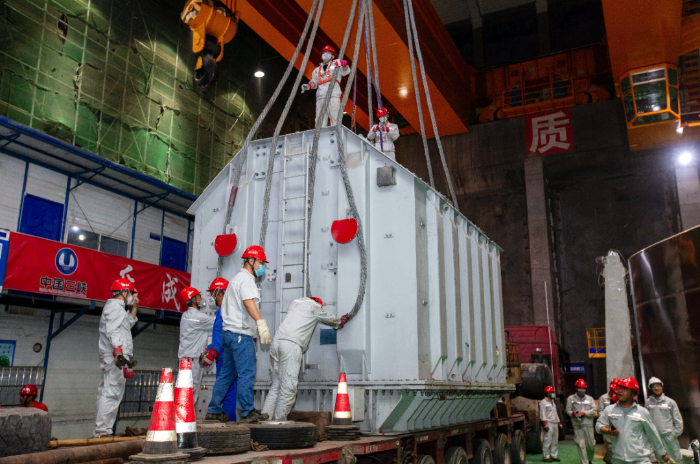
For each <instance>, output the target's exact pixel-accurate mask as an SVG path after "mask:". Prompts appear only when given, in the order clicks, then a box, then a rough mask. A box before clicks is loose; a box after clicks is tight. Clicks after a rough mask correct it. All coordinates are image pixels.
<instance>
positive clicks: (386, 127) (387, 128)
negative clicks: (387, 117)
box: [382, 126, 391, 132]
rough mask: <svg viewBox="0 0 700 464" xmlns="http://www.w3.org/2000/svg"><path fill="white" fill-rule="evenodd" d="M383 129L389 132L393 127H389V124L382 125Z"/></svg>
mask: <svg viewBox="0 0 700 464" xmlns="http://www.w3.org/2000/svg"><path fill="white" fill-rule="evenodd" d="M382 130H383V131H384V132H389V131H390V130H391V129H389V126H382Z"/></svg>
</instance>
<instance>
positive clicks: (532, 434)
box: [525, 425, 544, 454]
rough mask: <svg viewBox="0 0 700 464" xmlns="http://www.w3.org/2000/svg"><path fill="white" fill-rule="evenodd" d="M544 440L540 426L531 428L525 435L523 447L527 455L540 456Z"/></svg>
mask: <svg viewBox="0 0 700 464" xmlns="http://www.w3.org/2000/svg"><path fill="white" fill-rule="evenodd" d="M543 440H544V430H543V429H542V426H540V425H538V426H537V428H532V429H530V430H528V431H527V434H525V447H526V449H527V454H542V441H543Z"/></svg>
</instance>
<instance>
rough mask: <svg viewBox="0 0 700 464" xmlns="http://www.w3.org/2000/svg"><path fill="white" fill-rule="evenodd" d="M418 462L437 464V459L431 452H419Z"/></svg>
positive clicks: (421, 463)
mask: <svg viewBox="0 0 700 464" xmlns="http://www.w3.org/2000/svg"><path fill="white" fill-rule="evenodd" d="M416 464H435V459H433V457H432V456H431V455H429V454H419V455H418V456H416Z"/></svg>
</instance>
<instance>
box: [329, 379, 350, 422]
mask: <svg viewBox="0 0 700 464" xmlns="http://www.w3.org/2000/svg"><path fill="white" fill-rule="evenodd" d="M333 425H352V413H351V412H350V397H349V396H348V381H347V379H346V378H345V373H343V372H341V373H340V378H339V379H338V394H337V395H336V396H335V409H334V410H333Z"/></svg>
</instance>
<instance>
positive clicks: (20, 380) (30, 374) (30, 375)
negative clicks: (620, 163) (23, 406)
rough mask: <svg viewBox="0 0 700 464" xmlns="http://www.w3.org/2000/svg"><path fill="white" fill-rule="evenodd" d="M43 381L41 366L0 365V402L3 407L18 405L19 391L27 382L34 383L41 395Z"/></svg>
mask: <svg viewBox="0 0 700 464" xmlns="http://www.w3.org/2000/svg"><path fill="white" fill-rule="evenodd" d="M43 381H44V368H43V367H37V366H13V367H0V404H1V405H2V406H3V407H7V406H19V391H20V390H21V389H22V387H23V386H25V385H27V384H33V385H36V388H37V390H38V391H39V394H40V395H41V384H42V383H43ZM37 398H38V397H37Z"/></svg>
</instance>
